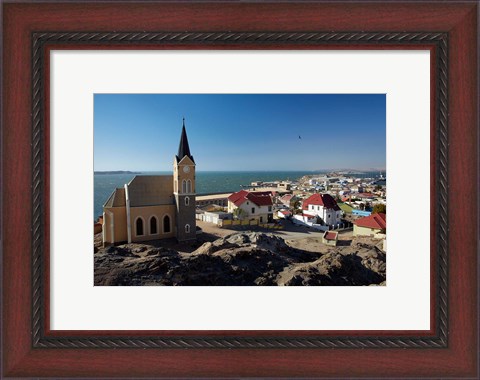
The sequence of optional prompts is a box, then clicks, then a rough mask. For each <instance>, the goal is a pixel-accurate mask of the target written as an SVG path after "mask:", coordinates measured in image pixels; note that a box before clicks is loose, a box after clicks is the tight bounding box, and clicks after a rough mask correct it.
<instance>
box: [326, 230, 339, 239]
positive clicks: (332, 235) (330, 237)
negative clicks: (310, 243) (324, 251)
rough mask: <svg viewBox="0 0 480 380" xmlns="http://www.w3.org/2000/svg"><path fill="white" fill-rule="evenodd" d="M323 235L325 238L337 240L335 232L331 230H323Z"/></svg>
mask: <svg viewBox="0 0 480 380" xmlns="http://www.w3.org/2000/svg"><path fill="white" fill-rule="evenodd" d="M323 237H324V238H325V239H327V240H337V233H336V232H332V231H327V232H325V235H323Z"/></svg>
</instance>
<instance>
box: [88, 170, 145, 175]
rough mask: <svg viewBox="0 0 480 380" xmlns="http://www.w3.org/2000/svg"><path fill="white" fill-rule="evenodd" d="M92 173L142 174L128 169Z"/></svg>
mask: <svg viewBox="0 0 480 380" xmlns="http://www.w3.org/2000/svg"><path fill="white" fill-rule="evenodd" d="M93 173H94V174H98V175H104V174H142V173H140V172H130V171H128V170H114V171H107V172H93Z"/></svg>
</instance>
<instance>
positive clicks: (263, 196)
mask: <svg viewBox="0 0 480 380" xmlns="http://www.w3.org/2000/svg"><path fill="white" fill-rule="evenodd" d="M228 200H229V201H230V202H232V203H234V204H235V206H237V207H239V206H241V205H242V204H243V203H244V202H246V201H247V200H249V201H251V202H253V203H255V204H256V205H257V206H271V205H273V203H272V197H271V192H270V191H251V192H249V191H246V190H240V191H238V192H236V193H233V194H232V195H230V196H229V197H228Z"/></svg>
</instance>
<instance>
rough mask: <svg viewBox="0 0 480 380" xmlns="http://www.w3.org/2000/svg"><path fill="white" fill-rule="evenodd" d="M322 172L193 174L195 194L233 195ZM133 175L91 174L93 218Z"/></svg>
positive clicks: (146, 173)
mask: <svg viewBox="0 0 480 380" xmlns="http://www.w3.org/2000/svg"><path fill="white" fill-rule="evenodd" d="M317 173H318V174H321V173H326V172H322V171H276V172H275V171H274V172H266V171H265V172H255V171H249V172H225V171H223V172H220V171H211V172H210V171H209V172H202V171H198V172H197V173H196V177H197V178H196V181H197V183H196V187H197V194H206V193H220V192H226V193H227V192H235V191H239V190H241V189H242V185H244V186H245V185H250V183H251V182H254V181H264V182H269V181H282V180H297V179H299V178H301V177H303V176H305V175H312V174H317ZM141 174H145V175H155V174H157V175H158V174H172V172H166V171H165V172H141ZM135 175H136V174H95V175H94V211H93V217H94V219H96V218H97V217H98V216H100V215H102V213H103V204H104V203H105V202H106V201H107V199H108V197H109V196H110V194H111V193H112V192H113V190H114V189H115V188H116V187H123V186H124V185H125V183H127V182H129V181H130V180H131V179H132V178H133V177H135ZM356 176H357V177H364V178H365V177H366V178H374V177H378V176H379V173H378V172H368V173H362V174H357V175H356Z"/></svg>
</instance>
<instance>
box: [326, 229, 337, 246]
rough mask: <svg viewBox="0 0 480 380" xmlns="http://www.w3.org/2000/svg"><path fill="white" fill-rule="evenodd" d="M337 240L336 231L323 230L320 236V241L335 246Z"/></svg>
mask: <svg viewBox="0 0 480 380" xmlns="http://www.w3.org/2000/svg"><path fill="white" fill-rule="evenodd" d="M337 241H338V232H335V231H325V233H324V234H323V236H322V243H323V244H326V245H332V246H336V245H337Z"/></svg>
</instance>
